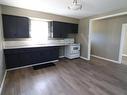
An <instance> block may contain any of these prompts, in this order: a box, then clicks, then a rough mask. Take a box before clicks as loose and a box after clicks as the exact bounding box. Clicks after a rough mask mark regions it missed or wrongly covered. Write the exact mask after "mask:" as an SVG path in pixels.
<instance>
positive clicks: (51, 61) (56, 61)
mask: <svg viewBox="0 0 127 95" xmlns="http://www.w3.org/2000/svg"><path fill="white" fill-rule="evenodd" d="M58 61H59V60H53V61H48V62H43V63H37V64H33V65H27V66H21V67H17V68H11V69H7V71H12V70H16V69H22V68H27V67H32V66H36V65H41V64H46V63H50V62H51V63H52V62H58Z"/></svg>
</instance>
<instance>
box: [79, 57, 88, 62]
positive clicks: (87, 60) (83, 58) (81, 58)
mask: <svg viewBox="0 0 127 95" xmlns="http://www.w3.org/2000/svg"><path fill="white" fill-rule="evenodd" d="M80 58H81V59H84V60H87V61H89V59H88V58H85V57H83V56H80Z"/></svg>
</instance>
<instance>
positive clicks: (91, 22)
mask: <svg viewBox="0 0 127 95" xmlns="http://www.w3.org/2000/svg"><path fill="white" fill-rule="evenodd" d="M122 15H127V12H121V13H116V14H111V15H107V16H102V17H97V18H96V17H95V18H92V19H90V20H89V35H88V37H89V38H88V59H89V60H90V57H91V39H92V32H93V30H92V24H93V21H96V20H102V19H106V18H111V17H116V16H122ZM123 36H124V31H123V29H122V31H121V39H120V48H119V55H118V61H115V60H112V61H113V62H115V63H119V64H121V63H122V50H123ZM104 59H106V58H104ZM106 60H110V59H106Z"/></svg>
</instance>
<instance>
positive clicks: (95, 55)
mask: <svg viewBox="0 0 127 95" xmlns="http://www.w3.org/2000/svg"><path fill="white" fill-rule="evenodd" d="M91 56H92V57H95V58H98V59H103V60H106V61H110V62H113V63H117V64H121V63H120V62H119V61H115V60H111V59H108V58H104V57H100V56H96V55H91Z"/></svg>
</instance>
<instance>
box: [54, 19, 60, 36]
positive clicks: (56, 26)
mask: <svg viewBox="0 0 127 95" xmlns="http://www.w3.org/2000/svg"><path fill="white" fill-rule="evenodd" d="M61 31H62V26H61V23H59V22H55V21H54V22H53V38H61V33H60V32H61Z"/></svg>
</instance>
